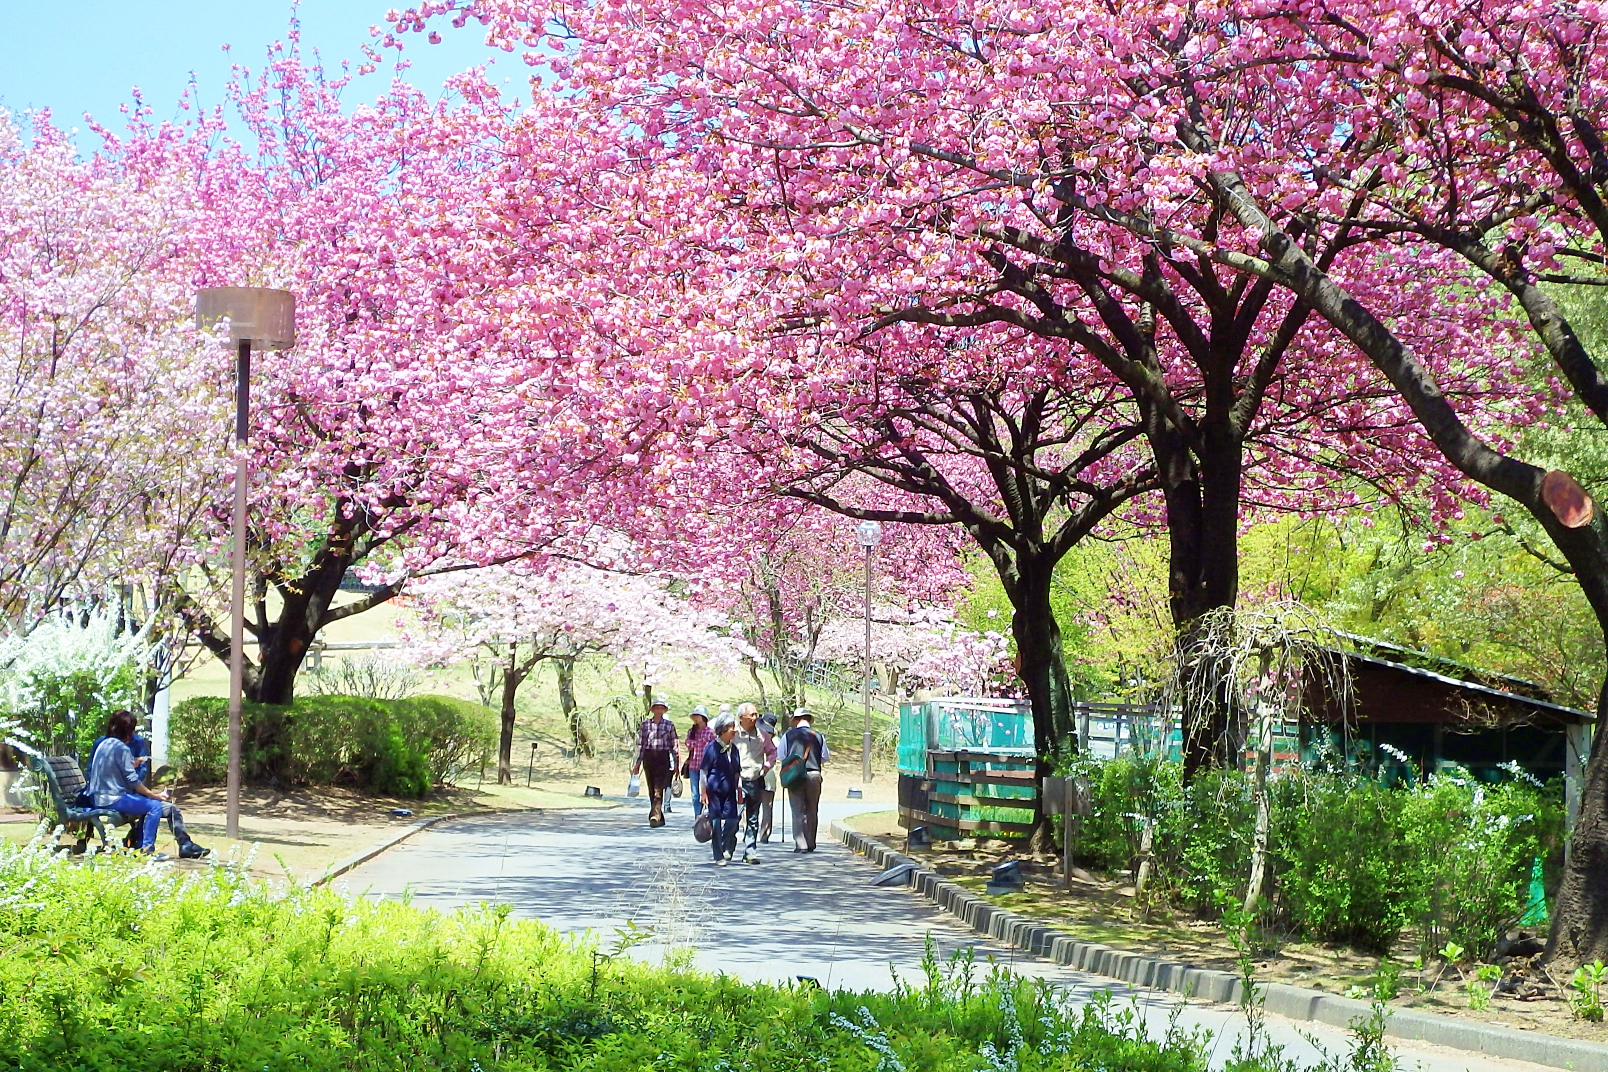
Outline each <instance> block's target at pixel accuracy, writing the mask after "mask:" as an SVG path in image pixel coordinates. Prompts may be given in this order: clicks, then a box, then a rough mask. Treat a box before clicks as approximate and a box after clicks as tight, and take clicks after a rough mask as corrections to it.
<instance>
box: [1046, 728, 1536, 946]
mask: <svg viewBox="0 0 1608 1072" xmlns="http://www.w3.org/2000/svg"><path fill="white" fill-rule="evenodd" d="M1066 770H1067V772H1068V773H1075V774H1079V775H1081V776H1083V777H1086V778H1088V779H1089V782H1090V794H1091V797H1092V800H1091V804H1092V811H1093V814H1091V815H1090V816H1088V817H1087V818H1086V819H1085V820H1084V822H1083V828H1082V832H1081V834H1080V836H1079V839H1078V846H1077V853H1078V857H1079V859H1080V860H1082V861H1085V862H1086V863H1087V864H1088V865H1089V866H1093V867H1097V868H1100V867H1103V868H1106V869H1109V870H1122V869H1126V868H1129V867H1132V866H1133V865H1134V862H1135V860H1136V858H1137V857H1138V855H1139V844H1140V842H1139V839H1140V836H1141V833H1142V829H1143V819H1144V817H1145V816H1151V817H1152V818H1153V820H1154V823H1155V834H1154V838H1153V844H1152V852H1153V853H1154V861H1155V872H1154V879H1153V883H1154V886H1153V889H1154V891H1155V892H1156V893H1157V894H1159V895H1161V896H1163V897H1165V898H1166V899H1167V900H1169V901H1171V902H1172V903H1174V904H1176V905H1178V906H1179V907H1181V908H1185V909H1188V910H1190V911H1193V912H1197V913H1200V914H1202V915H1206V916H1214V915H1216V913H1217V912H1218V910H1219V906H1220V905H1222V904H1224V903H1234V902H1237V901H1239V900H1240V899H1242V898H1243V897H1244V894H1245V886H1246V883H1247V882H1248V881H1249V878H1250V864H1251V846H1252V840H1253V837H1254V829H1255V808H1254V805H1253V801H1252V799H1251V789H1250V779H1249V777H1248V776H1247V775H1245V774H1243V773H1241V772H1238V771H1214V772H1209V773H1204V774H1202V775H1200V776H1199V777H1197V778H1196V779H1195V781H1194V784H1192V785H1190V786H1187V787H1186V786H1184V785H1183V784H1182V779H1181V778H1180V776H1179V768H1178V765H1177V764H1176V763H1161V762H1157V761H1154V760H1145V759H1139V758H1135V757H1132V756H1123V757H1119V758H1117V759H1114V760H1106V761H1091V760H1077V761H1074V762H1073V763H1071V764H1069V765H1067V767H1066ZM1268 792H1269V797H1270V802H1271V805H1272V810H1273V814H1272V826H1271V832H1270V844H1269V849H1270V852H1271V856H1272V864H1273V869H1274V887H1273V905H1272V909H1273V921H1274V922H1277V923H1279V924H1281V925H1282V926H1284V927H1286V928H1288V929H1289V930H1290V931H1291V932H1293V933H1295V934H1298V935H1304V936H1306V937H1310V938H1316V939H1320V940H1323V941H1330V942H1345V943H1349V944H1351V945H1354V946H1357V947H1359V948H1361V949H1365V950H1368V951H1370V952H1383V951H1386V950H1388V949H1389V948H1390V946H1391V945H1392V944H1393V943H1394V942H1395V941H1396V940H1397V937H1398V936H1399V934H1400V933H1401V931H1402V928H1403V927H1405V926H1407V925H1409V924H1414V923H1417V924H1418V925H1419V928H1420V932H1421V934H1422V937H1423V939H1424V942H1425V947H1426V949H1428V950H1430V951H1433V950H1435V949H1439V948H1440V947H1441V946H1442V945H1443V944H1445V943H1446V942H1448V941H1452V942H1456V943H1457V944H1459V945H1461V946H1463V947H1465V948H1467V949H1470V950H1474V951H1477V952H1480V953H1485V952H1488V951H1489V950H1490V949H1491V948H1492V946H1493V945H1494V944H1495V942H1496V939H1497V938H1498V937H1499V936H1500V935H1501V933H1502V931H1504V930H1505V929H1507V928H1508V927H1510V926H1512V925H1513V924H1514V923H1516V922H1517V921H1518V920H1519V918H1520V916H1522V915H1523V914H1524V912H1525V910H1526V908H1527V907H1529V895H1530V890H1529V886H1530V875H1531V871H1532V868H1533V866H1534V863H1535V861H1536V860H1537V859H1540V860H1542V861H1545V862H1546V863H1547V864H1548V869H1547V873H1548V874H1549V875H1554V876H1555V875H1556V862H1557V860H1558V858H1559V857H1560V856H1561V845H1562V840H1563V814H1562V791H1561V787H1560V786H1557V785H1553V786H1548V787H1546V788H1542V787H1539V786H1536V785H1532V784H1529V783H1526V782H1524V781H1514V782H1508V783H1504V784H1501V785H1481V784H1480V783H1478V782H1476V781H1474V780H1473V779H1472V778H1469V777H1467V776H1464V775H1462V774H1460V773H1455V772H1454V773H1443V774H1437V775H1435V776H1433V777H1431V778H1430V779H1429V780H1428V781H1427V782H1425V783H1422V784H1420V785H1417V786H1415V787H1412V788H1386V787H1384V786H1381V785H1379V784H1378V783H1376V782H1373V781H1370V780H1368V779H1366V778H1362V777H1359V776H1357V775H1354V774H1345V773H1340V774H1336V773H1327V772H1317V771H1291V772H1287V773H1283V774H1278V775H1275V776H1274V777H1273V778H1272V779H1270V781H1269V788H1268Z"/></svg>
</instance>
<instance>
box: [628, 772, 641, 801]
mask: <svg viewBox="0 0 1608 1072" xmlns="http://www.w3.org/2000/svg"><path fill="white" fill-rule="evenodd" d="M625 795H626V796H628V797H639V796H641V795H642V776H641V775H639V774H633V775H631V780H630V781H629V782H627V783H626V784H625Z"/></svg>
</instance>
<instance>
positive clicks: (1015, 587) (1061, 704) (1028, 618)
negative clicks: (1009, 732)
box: [1006, 556, 1077, 781]
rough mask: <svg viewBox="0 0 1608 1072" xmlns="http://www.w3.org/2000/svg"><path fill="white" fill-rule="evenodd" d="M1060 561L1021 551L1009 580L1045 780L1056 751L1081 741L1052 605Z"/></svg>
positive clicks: (1018, 655) (1013, 630)
mask: <svg viewBox="0 0 1608 1072" xmlns="http://www.w3.org/2000/svg"><path fill="white" fill-rule="evenodd" d="M1054 577H1055V563H1054V562H1053V561H1049V560H1048V556H1044V557H1043V558H1031V557H1027V556H1019V557H1018V558H1017V561H1016V570H1015V577H1014V578H1013V582H1014V583H1012V584H1010V585H1008V586H1007V589H1006V591H1007V593H1008V594H1009V596H1010V599H1011V605H1012V607H1013V613H1012V614H1011V635H1012V637H1013V638H1014V639H1015V640H1016V659H1017V676H1019V677H1020V678H1021V679H1022V685H1023V687H1024V688H1026V689H1027V698H1028V701H1029V702H1030V703H1031V704H1032V705H1033V743H1034V748H1035V751H1036V753H1037V762H1038V777H1039V779H1040V781H1042V780H1043V778H1044V777H1045V776H1046V775H1048V774H1052V773H1054V770H1055V759H1056V754H1057V752H1059V751H1060V750H1061V748H1062V746H1063V744H1064V743H1066V742H1073V746H1074V748H1075V747H1076V740H1077V738H1076V736H1075V734H1076V726H1075V725H1074V722H1073V718H1072V700H1073V698H1072V681H1071V678H1070V677H1069V676H1068V675H1067V672H1066V657H1065V653H1064V652H1063V651H1062V649H1061V627H1060V625H1059V624H1058V623H1057V622H1056V620H1055V612H1054V610H1053V609H1052V608H1051V605H1050V589H1051V582H1052V581H1053V579H1054Z"/></svg>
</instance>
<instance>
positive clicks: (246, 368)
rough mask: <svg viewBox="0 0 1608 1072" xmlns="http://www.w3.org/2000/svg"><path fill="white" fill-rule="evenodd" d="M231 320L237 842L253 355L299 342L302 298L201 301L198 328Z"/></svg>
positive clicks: (231, 817)
mask: <svg viewBox="0 0 1608 1072" xmlns="http://www.w3.org/2000/svg"><path fill="white" fill-rule="evenodd" d="M224 320H227V321H228V322H229V341H230V342H232V343H234V344H235V354H236V356H235V482H234V490H235V499H234V585H233V589H232V591H231V593H230V597H229V629H230V633H229V636H230V645H229V785H228V823H227V827H226V831H227V833H228V835H229V836H230V837H231V838H238V837H239V836H240V707H241V695H242V692H243V691H244V686H245V677H246V649H245V642H246V636H245V634H246V485H247V477H248V473H247V467H246V440H247V438H248V433H249V432H250V428H251V351H253V350H283V349H285V348H286V347H287V346H292V345H294V344H295V342H296V298H295V296H294V295H293V294H291V293H290V291H288V290H270V289H267V288H265V287H211V288H209V289H207V290H203V291H201V292H200V293H199V294H197V295H196V298H195V324H196V327H198V328H200V329H201V330H202V331H215V330H217V327H218V325H219V324H220V323H221V322H222V321H224Z"/></svg>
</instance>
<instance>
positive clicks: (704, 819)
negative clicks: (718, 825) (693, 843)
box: [692, 811, 715, 843]
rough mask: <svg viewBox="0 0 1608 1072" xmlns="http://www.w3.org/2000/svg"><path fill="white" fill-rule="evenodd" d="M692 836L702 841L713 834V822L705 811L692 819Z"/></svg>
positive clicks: (708, 838)
mask: <svg viewBox="0 0 1608 1072" xmlns="http://www.w3.org/2000/svg"><path fill="white" fill-rule="evenodd" d="M692 836H693V837H695V838H697V839H698V840H699V841H700V842H704V843H707V842H708V841H710V840H711V839H712V838H713V837H714V836H715V824H714V822H713V821H712V820H711V819H710V818H709V813H708V812H707V811H706V812H704V813H703V814H701V815H699V816H698V818H696V819H694V820H693V821H692Z"/></svg>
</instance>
